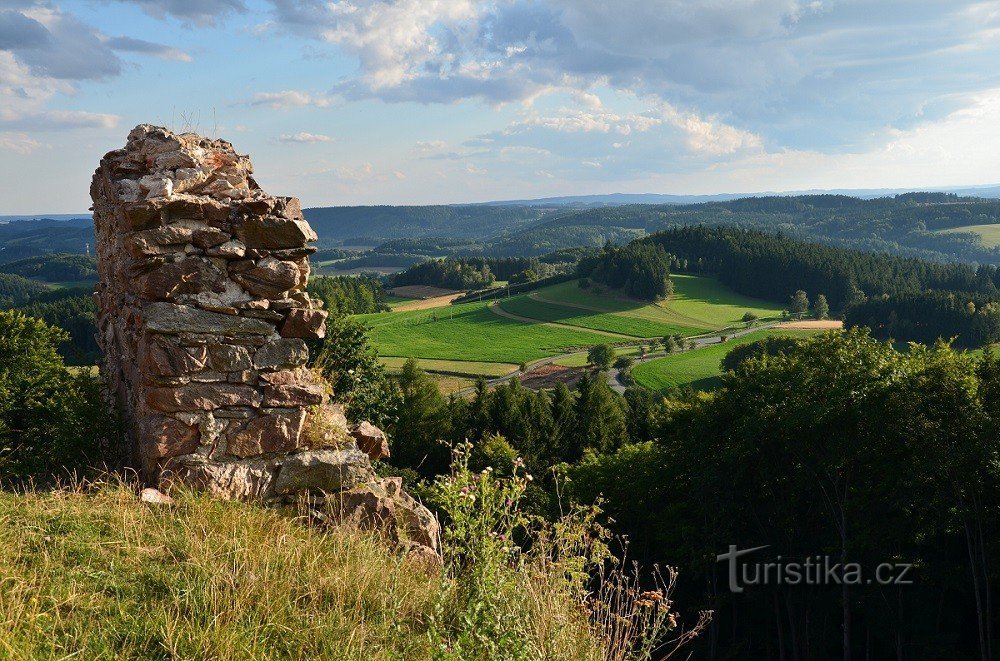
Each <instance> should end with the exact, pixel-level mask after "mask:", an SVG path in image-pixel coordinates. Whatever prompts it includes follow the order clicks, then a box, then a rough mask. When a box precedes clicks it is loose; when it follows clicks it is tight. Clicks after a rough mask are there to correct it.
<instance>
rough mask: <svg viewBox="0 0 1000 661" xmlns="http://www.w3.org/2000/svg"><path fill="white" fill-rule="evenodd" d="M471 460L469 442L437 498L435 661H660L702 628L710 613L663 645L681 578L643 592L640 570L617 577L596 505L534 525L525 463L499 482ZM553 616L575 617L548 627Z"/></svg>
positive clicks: (457, 452)
mask: <svg viewBox="0 0 1000 661" xmlns="http://www.w3.org/2000/svg"><path fill="white" fill-rule="evenodd" d="M473 452H474V450H473V447H472V445H471V444H469V443H466V444H463V445H460V446H458V447H456V448H454V449H453V461H452V468H451V472H450V474H448V475H446V476H442V477H439V478H438V480H437V481H436V482H435V485H434V490H433V499H434V501H435V502H436V503H437V505H438V506H439V507H440V509H441V511H442V513H443V514H444V516H445V522H444V523H445V525H444V532H443V537H442V548H443V550H444V562H445V576H444V586H443V588H442V592H441V595H440V598H439V600H438V603H437V604H436V606H435V609H434V617H433V619H432V621H431V634H430V636H431V639H432V640H433V641H434V643H435V648H436V650H438V651H439V654H440V658H453V659H522V658H527V659H532V658H538V659H554V658H581V659H583V658H592V659H599V658H603V659H649V658H653V653H654V652H656V653H657V657H656V658H658V659H665V658H668V657H669V656H670V655H671V654H672V653H673V652H674V651H676V650H677V648H678V646H679V645H683V644H684V643H686V642H688V641H689V640H690V638H691V637H693V636H694V635H697V633H698V632H700V631H701V629H702V628H703V627H704V625H705V624H707V621H708V618H710V614H707V613H703V614H702V617H701V619H700V620H699V622H698V624H697V625H696V626H695V627H694V629H692V631H693V632H694V633H693V635H691V632H688V633H687V634H684V635H681V636H679V637H678V638H677V639H675V640H674V641H672V642H668V641H667V640H666V638H667V635H668V634H669V633H670V632H671V631H673V630H674V629H676V628H677V627H678V620H677V614H676V613H674V612H672V611H671V607H672V605H673V604H672V602H671V601H670V595H671V592H672V591H673V585H674V580H675V579H676V573H675V572H673V571H672V570H668V576H669V578H668V579H667V580H665V581H661V580H655V579H656V577H657V576H658V575H657V574H654V584H653V586H652V587H653V589H651V590H647V591H642V590H641V589H640V587H639V585H640V581H639V576H638V571H637V570H636V571H635V572H624V571H622V570H620V569H618V568H617V566H616V563H615V561H614V559H613V558H612V556H611V555H610V553H609V551H608V547H607V541H608V539H609V537H610V535H609V533H608V531H607V530H605V529H604V528H602V527H601V526H600V525H599V524H597V522H596V518H597V516H598V515H599V514H600V509H599V508H598V507H596V506H589V507H580V506H576V507H573V508H571V509H570V510H569V512H568V513H567V514H565V515H564V516H562V517H561V518H560V519H559V520H558V521H557V522H556V523H554V524H549V523H546V522H544V521H542V520H541V519H538V518H536V517H529V516H528V515H526V514H525V513H524V511H523V510H522V509H521V501H522V498H523V496H524V494H525V491H526V489H527V487H528V484H529V483H530V482H531V480H532V476H531V475H529V474H527V473H525V472H524V469H523V462H521V461H520V460H516V461H515V464H514V472H513V474H512V476H511V477H509V478H505V479H504V478H498V477H497V476H496V475H495V474H494V471H493V470H492V469H491V468H489V467H487V468H485V469H483V470H482V471H480V472H475V471H472V470H471V469H470V467H469V458H470V455H471V454H472V453H473ZM518 541H520V542H521V543H518ZM581 605H582V608H580V607H579V606H581ZM556 612H557V613H561V614H564V615H565V614H570V613H575V615H574V616H570V617H567V618H566V619H565V620H563V621H562V622H561V623H560V626H558V627H552V626H551V625H552V619H551V617H549V615H550V614H551V613H556ZM623 623H627V625H625V626H623Z"/></svg>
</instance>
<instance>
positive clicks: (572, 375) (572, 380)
mask: <svg viewBox="0 0 1000 661" xmlns="http://www.w3.org/2000/svg"><path fill="white" fill-rule="evenodd" d="M585 371H586V370H585V369H583V368H582V367H563V366H562V365H555V364H553V363H549V364H548V365H540V366H539V367H538V368H536V369H533V370H531V371H530V372H528V373H527V374H523V375H522V376H521V385H523V386H524V387H526V388H531V389H532V390H546V389H549V388H555V387H556V384H557V383H565V384H566V385H567V386H568V387H570V388H572V387H573V386H575V385H576V382H577V381H579V380H580V377H582V376H583V374H584V372H585Z"/></svg>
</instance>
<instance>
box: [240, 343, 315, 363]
mask: <svg viewBox="0 0 1000 661" xmlns="http://www.w3.org/2000/svg"><path fill="white" fill-rule="evenodd" d="M308 360H309V347H307V346H306V343H305V342H304V341H302V340H300V339H295V338H279V339H275V340H271V341H269V342H268V343H267V344H265V345H263V346H262V347H260V348H258V349H257V351H256V352H255V353H254V355H253V366H254V367H255V368H257V369H259V370H281V369H287V368H290V367H298V366H300V365H305V364H306V361H308Z"/></svg>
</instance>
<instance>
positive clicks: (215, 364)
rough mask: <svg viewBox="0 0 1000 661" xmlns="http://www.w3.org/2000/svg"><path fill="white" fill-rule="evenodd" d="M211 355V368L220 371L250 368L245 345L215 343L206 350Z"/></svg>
mask: <svg viewBox="0 0 1000 661" xmlns="http://www.w3.org/2000/svg"><path fill="white" fill-rule="evenodd" d="M208 353H209V355H210V356H211V357H212V369H215V370H218V371H220V372H242V371H244V370H248V369H250V367H251V366H252V364H253V363H252V362H251V360H250V351H249V350H247V348H246V347H241V346H235V345H232V344H216V345H213V346H212V347H211V348H210V349H209V350H208Z"/></svg>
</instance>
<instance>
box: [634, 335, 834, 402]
mask: <svg viewBox="0 0 1000 661" xmlns="http://www.w3.org/2000/svg"><path fill="white" fill-rule="evenodd" d="M818 332H821V331H808V330H761V331H757V332H755V333H750V334H748V335H744V336H742V337H740V338H738V339H735V340H732V341H729V342H725V343H722V344H713V345H711V346H708V347H705V348H704V349H696V350H694V351H686V352H684V353H678V354H673V355H671V356H665V357H663V358H657V359H655V360H651V361H649V362H646V363H642V364H640V365H636V366H635V367H634V368H632V378H633V379H635V382H636V383H637V384H638V385H640V386H643V387H645V388H649V389H650V390H655V391H664V390H669V389H671V388H682V387H685V386H690V387H692V388H695V389H698V390H709V389H712V388H716V387H718V386H719V384H720V383H721V380H720V378H719V377H720V376H721V375H722V370H721V369H720V367H719V363H720V362H721V361H722V359H723V358H724V357H725V356H726V354H727V353H729V352H730V351H732V350H733V349H734V348H736V347H738V346H740V345H741V344H747V343H748V342H753V341H755V340H759V339H761V338H764V337H766V336H768V335H780V336H785V337H807V336H809V335H815V334H816V333H818Z"/></svg>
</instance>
